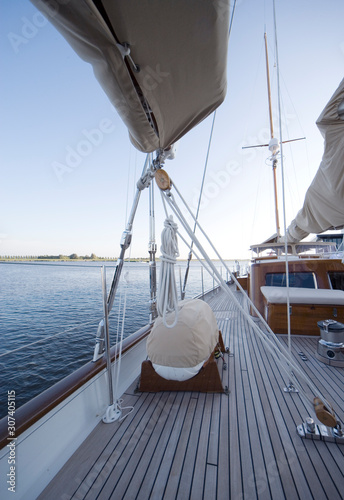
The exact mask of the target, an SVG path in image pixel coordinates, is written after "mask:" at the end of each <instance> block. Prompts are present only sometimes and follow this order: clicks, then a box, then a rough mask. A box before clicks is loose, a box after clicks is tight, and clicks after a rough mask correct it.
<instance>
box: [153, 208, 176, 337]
mask: <svg viewBox="0 0 344 500" xmlns="http://www.w3.org/2000/svg"><path fill="white" fill-rule="evenodd" d="M177 231H178V226H177V224H176V223H175V222H173V217H172V215H170V217H167V218H166V220H165V222H164V229H163V231H162V233H161V247H160V250H161V256H160V260H161V269H160V287H159V292H158V297H157V310H158V315H159V316H161V317H162V318H163V322H164V325H165V326H166V327H167V328H173V327H174V326H175V325H176V324H177V321H178V295H177V285H176V280H175V276H174V265H175V263H176V262H177V257H179V250H178V240H177ZM170 312H174V313H175V317H174V321H173V323H172V324H170V325H169V324H168V323H167V320H166V314H167V313H170Z"/></svg>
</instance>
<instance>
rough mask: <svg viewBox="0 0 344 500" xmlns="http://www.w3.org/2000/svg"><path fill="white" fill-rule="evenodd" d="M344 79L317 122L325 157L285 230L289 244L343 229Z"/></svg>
mask: <svg viewBox="0 0 344 500" xmlns="http://www.w3.org/2000/svg"><path fill="white" fill-rule="evenodd" d="M343 99H344V79H343V80H342V81H341V83H340V85H339V87H338V88H337V90H336V92H335V93H334V94H333V96H332V97H331V99H330V101H329V102H328V104H327V105H326V107H325V109H324V110H323V112H322V113H321V115H320V116H319V118H318V120H317V122H316V123H317V125H318V128H319V130H320V132H321V134H322V135H323V137H324V139H325V145H324V155H323V158H322V161H321V164H320V166H319V169H318V171H317V173H316V175H315V177H314V179H313V181H312V183H311V185H310V187H309V188H308V190H307V193H306V197H305V201H304V205H303V207H302V209H301V210H300V211H299V212H298V214H297V216H296V218H295V219H294V220H293V221H292V222H291V224H290V226H289V227H288V229H287V238H288V240H289V241H300V240H301V239H302V238H305V237H306V236H307V235H308V234H309V233H321V232H323V231H326V230H327V229H332V228H334V229H340V228H342V227H343V226H344V121H343V116H341V115H342V111H343V110H342V105H343Z"/></svg>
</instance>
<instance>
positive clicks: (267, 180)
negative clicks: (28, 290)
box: [0, 0, 344, 259]
mask: <svg viewBox="0 0 344 500" xmlns="http://www.w3.org/2000/svg"><path fill="white" fill-rule="evenodd" d="M0 9H1V16H0V18H1V21H0V23H1V25H0V29H1V31H0V64H1V77H0V113H1V114H0V116H1V118H0V127H1V128H0V155H1V156H0V161H1V164H0V165H1V181H0V256H7V255H12V256H27V255H59V254H64V255H70V254H72V253H76V254H78V255H90V254H91V253H95V254H96V255H98V256H103V257H116V256H118V254H119V250H120V240H121V235H122V231H123V230H124V228H125V225H126V221H127V217H128V213H129V212H130V209H131V204H132V200H133V196H134V192H135V185H136V181H137V180H138V178H139V176H140V173H141V171H142V167H143V164H144V161H145V154H143V153H140V152H138V151H137V150H135V148H134V147H133V146H132V145H131V143H130V141H129V138H128V132H127V130H126V127H125V125H124V124H123V123H122V121H121V120H120V118H119V117H118V115H117V114H116V111H115V110H114V108H113V107H112V106H111V104H110V103H109V101H108V99H107V97H106V95H105V94H104V92H103V90H102V89H101V87H100V86H99V84H98V82H97V81H96V79H95V77H94V75H93V72H92V68H91V67H90V65H88V64H87V63H85V62H84V61H82V60H80V59H79V58H78V56H77V55H76V54H75V53H74V51H73V50H72V48H71V47H70V46H69V45H68V44H67V42H65V41H64V39H63V38H62V37H61V35H60V34H59V33H58V32H57V31H56V30H55V28H54V27H53V26H51V25H50V24H49V23H47V22H46V21H45V20H44V18H43V17H42V16H41V15H40V14H38V11H37V10H36V9H35V7H34V6H33V5H32V4H31V3H30V2H29V1H28V0H16V1H15V2H13V1H10V0H2V2H1V4H0ZM343 17H344V3H343V1H342V0H327V1H326V2H325V1H324V0H288V1H282V0H276V24H277V41H278V59H279V69H280V82H281V85H280V89H281V91H280V94H281V109H282V137H283V139H284V140H288V139H294V138H299V137H306V140H302V141H298V142H294V143H291V145H288V146H287V145H285V147H284V148H283V155H284V158H283V170H284V183H285V196H284V197H285V208H286V211H285V216H283V213H282V212H283V211H282V201H283V196H282V192H281V187H282V178H281V170H282V169H281V166H279V168H278V189H279V195H278V196H279V205H280V208H279V210H280V224H281V228H282V233H283V227H284V226H283V224H284V223H283V221H284V217H285V220H286V224H287V225H288V224H289V222H290V221H291V220H292V219H293V218H294V217H295V215H296V213H297V211H298V210H299V209H300V208H301V206H302V203H303V199H304V195H305V192H306V189H307V187H308V185H309V184H310V182H311V180H312V178H313V176H314V174H315V172H316V170H317V168H318V166H319V163H320V161H321V157H322V153H323V139H322V137H321V135H320V132H319V131H318V129H317V127H316V124H315V122H316V119H317V118H318V116H319V115H320V113H321V111H322V109H323V108H324V106H325V105H326V103H327V102H328V100H329V99H330V97H331V95H332V94H333V93H334V91H335V90H336V88H337V86H338V85H339V83H340V81H341V79H342V78H343V76H344V75H343V68H344V34H343V26H342V20H343ZM265 30H266V32H267V36H268V45H269V62H270V73H271V84H272V101H273V108H274V112H273V114H274V120H275V135H276V136H279V131H278V119H277V112H276V109H277V90H276V88H277V85H276V82H277V70H276V53H275V44H274V30H273V17H272V0H266V1H263V0H238V1H237V4H236V9H235V15H234V22H233V27H232V31H231V36H230V40H229V46H228V61H227V77H228V90H227V96H226V99H225V102H224V103H223V104H222V105H221V106H220V107H219V108H218V110H217V113H216V120H215V126H214V134H213V140H212V144H211V149H210V154H209V160H208V165H207V173H206V178H205V183H204V193H203V199H202V205H201V210H200V214H199V222H200V224H201V225H202V227H203V229H204V230H205V231H206V233H207V234H208V236H209V238H210V239H211V240H212V242H213V244H214V246H215V247H216V248H217V250H218V252H219V253H220V255H221V257H222V258H224V259H236V258H239V259H247V258H249V257H250V252H249V247H250V245H251V244H256V243H259V242H262V241H264V240H265V239H266V238H268V237H269V236H271V235H272V234H273V233H274V232H275V231H276V228H275V215H274V201H273V184H272V169H271V164H270V162H269V161H268V157H269V151H268V150H267V148H257V149H244V150H243V149H242V146H244V145H253V144H264V143H266V142H268V140H269V117H268V105H267V91H266V73H265V58H264V57H265V56H264V31H265ZM212 120H213V116H212V115H211V116H210V117H208V118H207V119H205V120H204V121H203V122H202V123H201V124H199V125H198V126H197V127H196V128H194V129H193V130H192V131H191V132H189V133H188V134H187V136H185V137H184V138H182V139H181V140H180V141H179V142H178V145H177V155H176V158H175V159H174V160H172V161H168V162H167V163H166V170H167V172H168V173H169V175H170V177H171V178H172V180H173V182H174V184H175V185H176V186H177V187H178V189H179V190H180V191H181V192H182V194H183V196H184V198H185V199H186V201H187V202H188V204H189V206H190V207H191V208H192V209H193V210H195V208H196V206H197V202H198V194H199V190H200V185H201V181H202V175H203V170H204V165H205V159H206V153H207V147H208V142H209V137H210V130H211V125H212ZM92 133H93V134H96V135H94V137H97V140H96V141H95V140H94V141H93V142H94V144H91V143H90V141H89V138H90V134H92ZM85 141H88V147H87V148H86V149H85V151H84V155H83V156H82V157H80V155H79V157H75V160H74V161H75V166H74V167H73V169H72V170H71V171H70V172H64V173H62V174H61V172H60V173H59V171H58V169H57V168H56V165H57V164H61V163H62V164H66V159H67V156H68V155H72V154H73V152H75V151H76V150H78V148H80V147H81V144H85ZM69 158H70V157H69ZM148 210H149V207H148V190H144V191H143V192H142V194H141V200H140V204H139V208H138V212H137V218H136V220H135V223H134V228H133V240H132V245H131V249H130V252H129V253H128V255H130V256H131V257H146V256H148V242H149V219H148ZM155 212H156V236H157V243H158V248H159V246H160V234H161V231H162V229H163V220H164V217H165V216H164V213H163V209H162V206H161V202H160V199H159V198H157V200H156V205H155ZM187 253H188V249H187V247H186V246H185V245H184V244H183V243H182V242H180V255H181V257H183V258H185V257H186V256H187ZM158 255H159V250H158ZM209 255H210V256H211V257H212V258H213V257H215V254H214V252H213V251H212V250H209Z"/></svg>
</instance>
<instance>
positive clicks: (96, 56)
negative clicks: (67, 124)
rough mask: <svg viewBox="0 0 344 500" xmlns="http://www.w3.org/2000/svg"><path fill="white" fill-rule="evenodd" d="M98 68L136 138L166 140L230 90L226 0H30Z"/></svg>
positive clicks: (154, 144) (143, 143) (147, 144)
mask: <svg viewBox="0 0 344 500" xmlns="http://www.w3.org/2000/svg"><path fill="white" fill-rule="evenodd" d="M31 1H32V3H33V4H34V5H35V6H36V7H37V8H38V9H39V10H40V11H41V12H42V13H43V14H44V15H45V16H46V17H47V18H48V19H49V21H50V22H51V23H52V24H53V25H54V26H55V27H56V28H57V29H58V30H59V31H60V33H61V34H62V35H63V36H64V38H65V39H66V40H67V41H68V43H69V44H70V45H71V46H72V47H73V49H74V50H75V51H76V53H77V54H78V55H79V56H80V57H81V58H82V59H84V60H85V61H87V62H89V63H91V64H92V66H93V70H94V73H95V76H96V77H97V79H98V81H99V82H100V84H101V86H102V87H103V89H104V91H105V92H106V94H107V95H108V97H109V99H110V101H111V103H112V104H113V105H114V106H115V108H116V109H117V111H118V113H119V115H120V116H121V118H122V120H123V121H124V123H125V124H126V126H127V127H128V130H129V134H130V139H131V141H132V143H133V144H134V145H135V146H136V147H137V148H138V149H139V150H140V151H145V152H152V151H155V150H157V149H159V148H161V149H165V148H168V147H169V146H170V145H171V144H173V143H174V142H176V141H177V140H178V139H180V138H181V137H182V136H183V135H184V134H185V133H186V132H188V131H189V130H190V129H191V128H192V127H194V126H195V125H197V123H199V122H200V121H201V120H203V119H204V118H205V117H206V116H208V115H209V114H210V113H211V112H212V111H213V110H214V109H216V108H217V107H218V106H219V105H220V104H221V102H222V101H223V99H224V97H225V93H226V85H227V84H226V60H227V42H228V26H229V0H202V1H200V0H188V1H187V2H186V1H185V0H140V1H134V0H116V1H113V0H93V1H92V0H78V1H73V0H72V1H66V0H55V1H53V2H52V1H51V0H31Z"/></svg>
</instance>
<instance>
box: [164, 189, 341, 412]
mask: <svg viewBox="0 0 344 500" xmlns="http://www.w3.org/2000/svg"><path fill="white" fill-rule="evenodd" d="M173 187H174V189H175V190H176V193H177V195H178V196H179V198H180V200H181V201H182V203H183V204H184V206H185V207H186V209H187V211H188V212H189V214H190V215H191V217H192V218H193V219H194V220H195V216H194V215H193V213H192V211H191V210H190V208H189V206H188V204H187V203H186V201H185V200H184V198H183V197H182V195H181V193H180V192H179V190H178V189H177V187H176V185H175V183H173ZM162 196H164V198H165V199H166V201H167V203H168V204H169V206H170V207H171V209H172V210H173V212H174V213H175V215H176V216H177V218H178V220H179V221H180V222H181V224H182V226H183V227H184V229H185V231H186V232H187V234H188V236H189V237H192V238H194V240H195V243H196V245H197V247H198V249H199V250H200V252H201V254H202V258H203V259H205V261H206V262H207V264H208V266H209V267H210V268H211V270H212V272H213V276H214V278H215V279H216V281H217V283H218V284H219V286H220V287H221V288H222V290H223V291H224V292H225V293H226V294H227V295H229V297H230V298H231V300H233V301H234V303H235V304H236V305H237V307H238V308H239V310H240V311H241V312H242V313H243V314H244V316H245V317H246V319H247V321H248V323H249V324H250V326H251V327H252V330H253V331H254V332H255V333H256V334H257V335H258V336H259V338H260V339H261V340H262V341H263V342H264V345H265V346H266V348H267V349H268V351H269V352H270V353H271V354H273V355H277V357H278V359H279V361H280V366H281V368H283V370H284V371H285V372H286V373H287V374H288V376H289V378H293V379H294V380H297V379H296V375H295V374H297V375H298V377H299V379H301V380H303V381H304V382H305V383H306V384H307V385H308V387H309V389H310V390H311V391H312V392H313V394H319V393H320V391H319V389H318V388H317V387H316V386H315V385H314V384H313V382H312V380H311V379H310V378H309V377H308V376H307V374H306V373H304V372H303V370H302V369H300V368H299V367H298V365H297V364H296V363H295V362H294V360H293V358H292V355H291V353H290V351H289V350H288V349H287V348H285V347H284V346H283V345H282V344H281V343H280V342H279V341H278V339H277V338H276V336H275V334H274V332H273V331H272V330H271V328H270V327H269V325H268V324H267V323H266V321H265V320H264V318H263V317H262V315H261V314H260V312H259V311H258V310H257V308H256V307H255V305H254V304H253V302H252V301H251V300H250V299H249V297H248V296H247V295H246V294H245V292H244V291H243V288H242V286H241V285H240V283H239V282H238V281H237V279H236V278H235V276H234V275H233V274H232V272H231V271H230V270H229V268H228V266H227V265H226V263H225V262H224V261H223V259H222V258H221V256H220V255H219V253H218V252H217V250H216V248H215V247H214V245H213V244H212V242H211V240H210V239H209V238H208V236H207V235H206V233H205V231H204V230H203V229H202V227H201V226H200V224H199V222H197V226H198V229H199V231H200V232H201V233H202V234H203V236H204V237H205V238H206V240H207V242H208V243H209V244H210V246H211V248H212V249H213V250H214V251H215V253H216V255H217V257H218V258H219V259H220V261H221V263H222V264H223V266H224V267H225V269H226V270H227V272H228V273H229V274H230V275H231V276H232V279H233V280H234V282H235V283H236V285H237V287H238V288H239V289H240V290H241V292H242V294H243V296H244V297H245V299H246V301H247V303H248V304H249V305H250V307H251V308H252V309H253V310H254V311H255V313H256V314H257V316H258V318H259V319H260V320H261V322H262V323H263V325H264V327H265V328H266V330H267V331H266V332H265V331H264V330H262V329H261V328H260V327H259V325H258V324H257V323H256V322H255V321H254V320H253V319H252V318H251V316H250V315H249V314H248V313H247V312H246V310H245V309H244V307H243V306H242V305H241V304H240V303H239V302H238V300H237V298H236V297H235V295H234V294H233V292H232V291H231V290H230V289H229V287H228V286H227V285H226V283H225V282H224V281H223V279H222V276H221V275H220V273H219V272H218V270H217V269H216V267H215V266H214V265H213V263H212V261H211V259H210V258H209V257H208V255H207V254H206V252H205V250H204V248H203V247H202V245H201V243H200V242H199V240H198V238H197V237H196V235H195V234H194V233H193V232H192V230H191V228H190V226H189V225H188V223H187V221H186V219H185V217H184V215H183V212H182V211H181V209H180V208H179V207H178V205H177V203H176V201H175V199H174V196H173V195H172V194H171V193H168V194H167V193H163V194H162ZM178 236H180V237H181V239H182V240H183V241H184V243H185V244H186V245H187V246H188V244H187V243H186V241H185V239H184V238H183V237H182V235H181V234H180V232H179V231H178ZM199 260H200V262H201V264H202V265H203V261H202V260H201V259H199ZM283 362H284V363H283ZM297 385H298V387H299V389H300V394H302V395H303V397H304V399H305V401H306V402H307V403H308V404H309V406H310V407H311V408H312V410H314V407H313V400H312V398H311V397H310V395H309V394H307V393H306V391H305V390H304V389H303V387H302V385H301V382H300V381H299V380H298V384H297ZM320 396H321V398H322V400H323V402H324V403H325V404H327V406H328V407H329V408H331V407H332V406H331V404H330V403H328V402H327V401H326V398H325V397H324V396H323V395H322V394H321V393H320Z"/></svg>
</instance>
